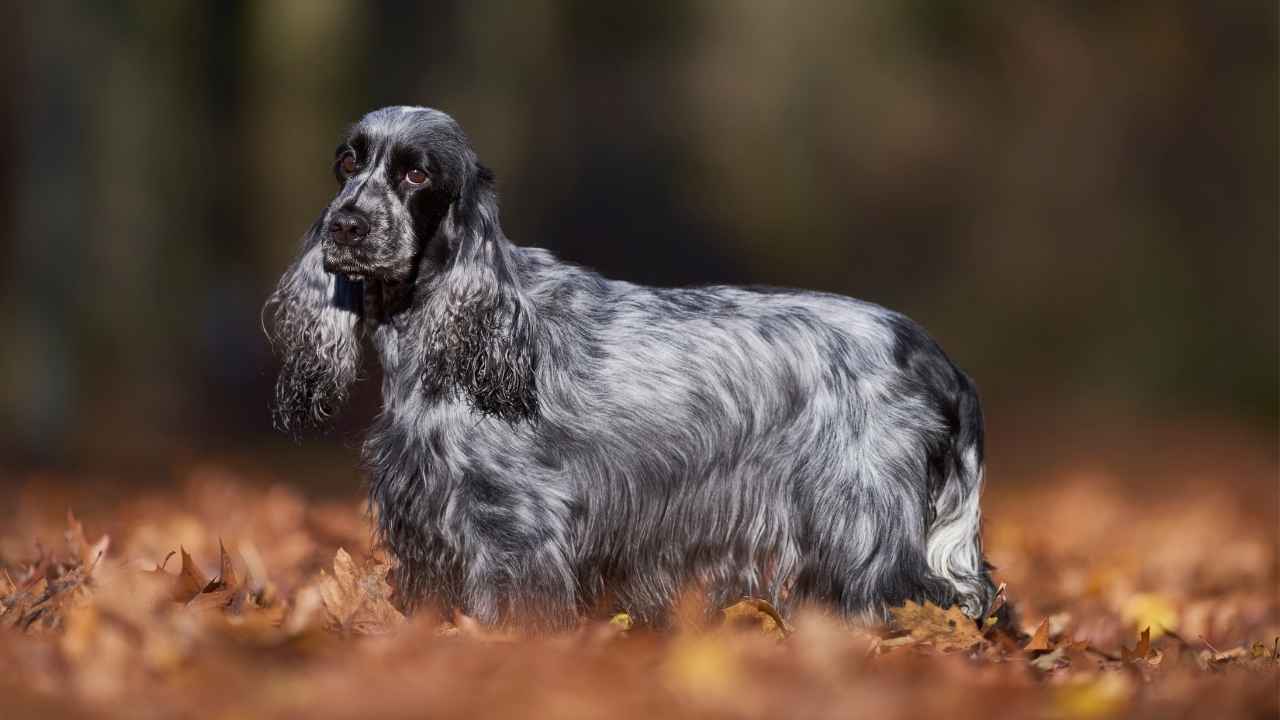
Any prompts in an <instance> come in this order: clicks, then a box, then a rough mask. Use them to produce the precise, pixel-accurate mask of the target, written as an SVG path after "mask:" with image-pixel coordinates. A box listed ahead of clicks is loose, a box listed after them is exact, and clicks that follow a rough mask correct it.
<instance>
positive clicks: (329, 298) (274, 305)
mask: <svg viewBox="0 0 1280 720" xmlns="http://www.w3.org/2000/svg"><path fill="white" fill-rule="evenodd" d="M361 285H362V284H361V283H360V282H353V281H350V280H347V279H346V278H342V277H339V276H337V275H333V274H331V273H328V272H326V271H325V269H324V264H323V257H322V253H321V247H320V223H319V222H317V223H316V224H315V225H313V226H312V228H311V231H310V232H309V233H308V234H307V237H306V238H305V239H304V240H303V245H302V254H301V255H300V256H299V257H298V259H297V260H295V261H294V263H293V264H292V265H290V266H289V269H288V270H287V271H285V274H284V276H283V277H281V278H280V284H279V286H277V287H276V290H275V292H273V293H272V294H271V297H270V298H269V299H268V300H267V303H266V306H265V307H264V308H263V310H264V312H266V311H267V310H270V311H271V313H272V320H273V322H272V327H271V328H270V329H268V330H267V336H268V338H270V339H271V341H272V344H273V345H274V347H275V349H276V350H277V352H279V353H280V355H281V356H282V357H283V359H284V363H283V365H282V366H281V368H280V376H279V378H278V379H277V380H276V389H275V403H274V407H273V409H272V419H273V421H274V423H275V426H276V427H277V428H279V429H280V430H281V431H283V432H285V433H288V434H290V435H293V436H295V437H296V436H297V435H298V434H299V433H300V432H301V431H302V430H303V429H304V428H306V427H323V426H325V425H326V424H328V422H329V421H330V420H331V419H332V417H333V416H334V414H335V413H337V411H338V410H339V409H341V407H342V405H343V404H344V403H345V402H346V400H347V394H348V390H349V388H350V387H351V385H352V384H353V383H354V382H355V380H356V378H357V377H358V375H359V372H360V351H361V339H360V338H361V324H362V323H361V309H362V306H363V295H364V290H363V287H362V286H361Z"/></svg>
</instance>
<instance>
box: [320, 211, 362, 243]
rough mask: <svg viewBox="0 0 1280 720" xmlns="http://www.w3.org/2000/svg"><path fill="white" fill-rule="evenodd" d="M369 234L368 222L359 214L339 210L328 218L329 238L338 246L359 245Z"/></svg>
mask: <svg viewBox="0 0 1280 720" xmlns="http://www.w3.org/2000/svg"><path fill="white" fill-rule="evenodd" d="M368 234H369V221H368V220H365V219H364V216H363V215H361V214H359V213H354V212H349V211H347V210H339V211H338V212H335V213H334V214H333V215H332V216H331V217H330V218H329V237H330V238H332V239H333V241H334V242H336V243H338V244H339V245H359V244H360V242H361V241H363V240H364V238H365V236H366V235H368Z"/></svg>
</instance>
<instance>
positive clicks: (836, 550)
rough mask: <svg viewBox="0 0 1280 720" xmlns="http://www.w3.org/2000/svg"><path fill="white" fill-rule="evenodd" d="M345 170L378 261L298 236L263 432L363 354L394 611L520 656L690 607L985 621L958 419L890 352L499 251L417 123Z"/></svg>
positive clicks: (923, 353) (467, 160)
mask: <svg viewBox="0 0 1280 720" xmlns="http://www.w3.org/2000/svg"><path fill="white" fill-rule="evenodd" d="M346 143H347V145H348V146H350V147H357V146H359V147H362V148H364V149H362V150H360V151H359V152H361V154H362V157H367V158H368V162H367V166H368V169H367V170H362V172H367V173H368V174H369V176H370V177H374V176H375V175H377V174H379V173H383V174H385V175H386V178H389V179H386V180H384V181H383V182H382V185H383V186H384V187H381V188H380V189H377V192H378V193H382V194H383V196H382V197H381V198H380V199H378V200H377V203H376V204H375V205H373V206H371V207H372V208H373V209H371V210H370V212H371V213H373V214H374V215H375V216H376V217H375V218H374V222H373V224H374V226H375V227H385V228H386V229H385V231H383V232H375V233H374V235H371V236H370V239H369V241H368V242H369V243H371V244H374V245H376V246H377V247H375V248H374V249H373V250H371V251H370V252H371V253H374V252H375V251H377V252H381V253H382V254H381V255H379V257H382V258H389V257H392V256H395V258H396V259H394V260H387V261H386V264H385V266H379V267H374V266H373V265H372V264H369V265H358V264H357V263H356V261H354V260H352V261H349V262H350V263H351V264H350V267H348V266H347V265H342V266H341V267H336V268H335V267H333V266H332V264H326V262H327V260H326V262H321V260H320V258H321V257H326V258H327V257H328V256H326V255H325V254H324V253H325V252H328V250H327V249H326V247H325V244H326V242H327V241H326V239H325V237H324V231H323V225H324V222H323V218H322V220H321V221H320V222H318V223H317V225H316V227H314V228H313V230H312V232H311V233H310V234H309V236H308V238H307V239H306V240H305V241H304V247H303V253H302V256H301V258H300V259H299V260H298V261H297V263H295V264H294V266H292V267H291V269H290V270H289V272H288V273H287V274H286V276H285V278H284V279H283V280H282V281H281V286H280V289H279V290H278V291H277V293H276V295H275V296H273V302H274V303H275V304H276V306H277V307H278V308H281V314H280V315H279V320H280V321H281V322H277V325H276V329H275V331H276V334H277V336H278V337H280V338H281V341H280V342H278V346H279V347H280V348H281V349H282V350H283V351H284V355H285V364H284V369H283V371H282V374H281V380H280V385H281V387H282V388H283V389H282V390H279V391H278V392H277V400H278V402H277V417H278V418H284V421H283V422H281V423H280V424H281V425H283V426H284V427H285V428H286V429H293V428H294V427H296V426H297V425H299V424H305V423H315V422H317V421H323V420H324V419H325V418H327V417H328V416H329V415H330V414H332V412H334V411H335V410H336V405H337V404H338V403H340V401H341V399H342V397H343V396H344V395H345V391H346V388H347V386H349V384H350V383H351V382H353V381H354V379H355V375H356V373H355V370H354V369H355V368H357V367H358V366H359V361H360V360H359V359H360V352H359V346H360V343H361V338H368V339H370V340H371V343H372V346H373V349H374V350H375V353H374V354H376V356H377V358H378V359H379V361H380V362H381V364H382V369H383V376H384V381H383V386H382V395H383V401H384V405H383V409H382V412H381V413H380V414H379V415H378V417H377V418H376V419H375V420H374V422H373V427H372V428H371V430H370V432H369V435H368V439H367V441H366V443H365V446H364V451H363V452H364V458H365V463H366V465H367V468H368V473H369V476H370V482H369V494H370V500H371V504H372V507H373V508H374V511H375V514H376V522H377V531H378V536H379V538H380V540H381V541H382V542H383V543H384V544H385V546H386V547H387V548H388V549H389V550H390V551H391V553H392V554H393V555H394V557H395V558H396V560H397V567H396V570H395V575H394V579H395V582H396V585H397V589H398V593H399V596H400V598H401V599H402V600H403V602H404V603H405V604H406V605H407V606H410V607H414V606H419V605H423V604H431V605H434V606H438V607H440V608H442V609H445V610H456V611H459V612H462V613H465V614H467V615H470V616H472V617H474V618H476V619H478V620H479V621H481V622H484V623H488V624H493V625H519V626H525V627H539V628H562V627H567V626H571V625H573V624H574V623H575V622H577V619H578V618H579V617H581V615H582V614H584V613H590V612H598V611H602V610H626V611H628V612H630V613H631V614H632V616H633V617H635V618H636V619H638V620H641V621H645V622H649V623H653V624H656V625H662V624H663V623H665V622H666V621H667V620H668V618H669V613H670V610H671V609H672V607H673V604H674V603H675V602H676V600H677V598H678V597H679V596H680V594H681V593H682V592H685V591H689V590H691V589H692V590H693V591H696V592H703V593H705V594H706V597H707V600H708V602H709V603H710V604H711V605H712V606H716V605H722V604H726V603H731V602H733V601H734V600H736V599H737V598H739V597H743V596H752V597H760V598H764V599H767V600H769V601H770V602H772V603H774V604H775V605H776V606H777V607H779V608H780V609H782V610H783V612H787V611H788V610H789V609H791V608H794V607H795V606H796V605H797V604H799V603H806V602H815V603H821V604H825V605H827V606H829V607H831V608H833V609H835V610H836V611H838V612H840V613H842V614H845V615H846V616H850V617H855V618H869V619H872V620H877V619H882V618H883V617H884V616H885V613H886V610H887V608H889V607H891V606H894V605H899V604H901V603H902V602H904V601H906V600H916V601H924V600H930V601H933V602H935V603H938V604H941V605H951V604H959V605H960V606H962V607H963V608H964V609H965V611H966V612H967V613H968V614H969V615H970V616H972V617H975V618H976V617H981V616H982V615H983V614H984V613H985V612H986V611H987V610H988V608H989V607H990V606H991V603H992V601H993V598H994V587H993V583H992V581H991V578H990V576H989V573H988V566H987V565H986V563H985V561H984V558H983V554H982V548H981V538H980V510H979V495H980V492H981V486H982V474H983V473H982V467H983V449H982V447H983V426H982V415H981V410H980V407H979V403H978V399H977V395H976V391H975V388H974V385H973V383H972V382H971V381H970V379H969V378H968V377H967V376H966V375H965V374H964V373H963V372H961V371H960V370H959V369H957V368H956V367H955V366H954V365H953V364H952V363H951V361H950V360H948V358H947V357H946V355H945V354H944V353H943V352H942V350H941V349H939V347H938V346H937V345H936V344H935V343H934V342H933V341H932V340H931V339H930V338H929V337H928V336H927V335H926V334H925V332H924V331H923V330H922V329H921V328H920V327H919V326H918V325H917V324H915V323H914V322H912V321H911V320H909V319H907V318H906V317H904V316H902V315H900V314H897V313H894V312H891V311H889V310H886V309H884V308H881V307H878V306H876V305H873V304H870V303H866V302H861V301H858V300H853V299H850V298H846V297H841V296H837V295H831V294H824V293H818V292H806V291H791V290H777V289H766V288H743V287H700V288H685V289H661V288H653V287H645V286H640V285H635V284H631V283H627V282H621V281H616V280H609V279H606V278H604V277H601V276H600V275H598V274H597V273H595V272H592V271H591V270H589V269H586V268H583V267H579V266H576V265H573V264H570V263H567V262H564V261H561V260H559V259H557V258H556V257H554V256H553V255H552V254H551V253H550V252H548V251H546V250H542V249H536V248H526V247H517V246H515V245H514V244H512V243H511V242H510V241H509V240H507V238H506V237H505V236H504V235H503V233H502V230H501V227H500V225H499V222H498V208H497V195H496V192H495V190H494V186H493V179H492V175H491V174H490V173H489V172H488V171H487V170H486V169H484V168H483V166H481V165H480V164H479V163H478V162H477V161H476V158H475V154H474V152H473V151H472V149H471V146H470V144H469V142H468V141H467V139H466V136H465V135H464V134H463V132H462V131H461V129H460V128H459V127H458V126H457V124H456V123H454V122H453V120H452V119H451V118H449V117H448V116H446V115H444V114H443V113H440V112H438V111H434V110H427V109H423V108H387V109H383V110H379V111H375V112H374V113H371V114H370V115H368V116H366V117H365V118H364V119H363V120H361V121H360V123H358V124H357V125H356V126H355V127H354V128H353V129H352V130H351V132H350V133H349V135H348V138H347V140H346ZM406 148H409V149H411V150H413V151H414V152H417V153H419V155H417V157H421V158H423V160H422V162H424V163H426V164H429V165H430V166H431V167H430V173H431V176H432V182H431V188H430V190H429V192H428V193H427V194H421V193H419V194H417V195H412V196H410V195H408V194H406V193H405V192H404V189H403V188H402V187H399V186H396V184H395V181H394V177H395V175H394V171H393V170H390V169H382V165H383V164H385V163H386V162H389V161H387V160H379V158H380V157H383V158H391V157H395V156H397V154H400V155H403V154H404V153H405V152H407V150H406ZM380 152H381V153H382V155H379V153H380ZM362 167H363V166H362ZM359 180H360V182H362V183H365V184H366V185H367V184H368V182H373V181H371V180H368V179H367V178H364V177H363V176H362V177H361V178H359ZM355 181H356V179H352V180H348V181H347V182H346V184H345V185H344V190H343V191H342V192H340V193H339V199H341V198H342V197H343V196H344V195H343V194H344V193H348V188H349V187H350V185H351V183H352V182H355ZM362 187H364V185H362ZM366 192H367V191H366ZM424 192H426V191H424ZM348 194H349V193H348ZM344 202H347V203H348V205H349V203H350V201H349V200H347V201H344ZM338 205H339V202H338V200H335V204H334V205H333V206H331V208H332V207H337V206H338ZM379 206H381V207H383V208H384V210H383V211H378V210H377V207H379ZM397 207H398V208H399V209H396V208H397ZM410 241H411V242H410ZM409 245H412V246H413V249H412V252H407V251H405V250H404V249H405V248H406V247H407V246H409ZM383 246H386V247H383ZM388 248H399V250H396V251H394V252H393V251H392V250H389V249H388ZM397 253H398V254H397ZM351 268H354V269H355V270H359V271H360V272H359V273H354V274H349V272H348V271H349V269H351ZM334 270H336V273H333V272H331V271H334ZM348 275H350V276H348ZM357 276H358V279H354V278H356V277H357ZM353 288H355V290H354V291H353ZM352 297H355V298H356V300H357V301H356V302H352ZM361 301H362V302H361Z"/></svg>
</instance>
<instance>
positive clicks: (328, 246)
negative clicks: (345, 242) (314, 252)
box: [324, 240, 374, 280]
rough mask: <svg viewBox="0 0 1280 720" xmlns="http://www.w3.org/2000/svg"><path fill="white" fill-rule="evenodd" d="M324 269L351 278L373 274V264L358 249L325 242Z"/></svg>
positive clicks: (355, 278)
mask: <svg viewBox="0 0 1280 720" xmlns="http://www.w3.org/2000/svg"><path fill="white" fill-rule="evenodd" d="M324 269H325V271H326V272H330V273H333V274H334V275H343V276H346V277H347V278H349V279H351V280H361V279H363V278H365V277H367V276H369V275H372V274H373V270H374V269H373V267H372V265H371V264H370V263H369V262H368V261H367V260H365V259H364V258H363V257H361V256H360V253H359V252H358V251H357V250H354V249H352V248H349V247H344V246H342V245H338V244H337V243H333V242H329V241H328V240H326V241H325V242H324Z"/></svg>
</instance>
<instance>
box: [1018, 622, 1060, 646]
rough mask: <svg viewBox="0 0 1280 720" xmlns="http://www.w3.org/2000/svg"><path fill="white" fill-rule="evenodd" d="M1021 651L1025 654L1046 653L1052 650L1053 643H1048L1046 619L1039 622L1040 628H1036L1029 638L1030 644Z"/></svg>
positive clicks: (1047, 623)
mask: <svg viewBox="0 0 1280 720" xmlns="http://www.w3.org/2000/svg"><path fill="white" fill-rule="evenodd" d="M1022 649H1023V650H1026V651H1027V652H1048V651H1050V650H1052V649H1053V643H1051V642H1049V619H1048V618H1045V619H1044V620H1042V621H1040V627H1038V628H1036V632H1035V634H1034V635H1032V636H1031V640H1030V642H1028V643H1027V645H1026V647H1024V648H1022Z"/></svg>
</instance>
